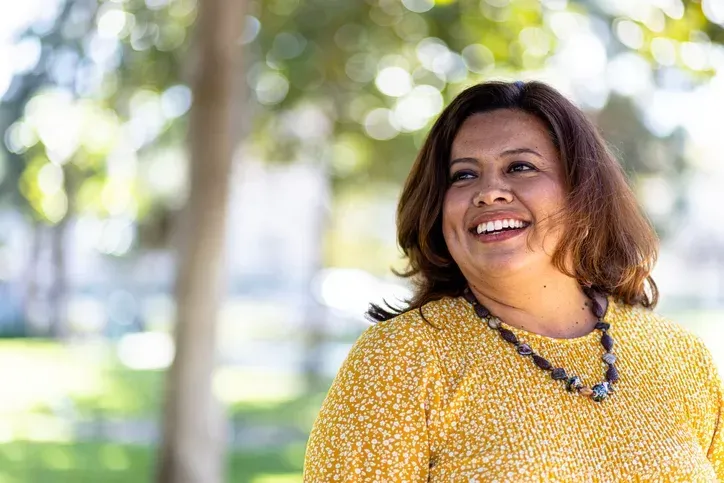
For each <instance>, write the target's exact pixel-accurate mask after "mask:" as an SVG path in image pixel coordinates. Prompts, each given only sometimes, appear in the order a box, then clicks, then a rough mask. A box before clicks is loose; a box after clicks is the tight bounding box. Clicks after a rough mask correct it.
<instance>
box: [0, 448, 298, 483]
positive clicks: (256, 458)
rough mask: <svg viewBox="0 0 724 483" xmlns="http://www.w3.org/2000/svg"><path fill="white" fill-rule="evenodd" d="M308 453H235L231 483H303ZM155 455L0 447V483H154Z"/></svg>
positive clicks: (289, 450)
mask: <svg viewBox="0 0 724 483" xmlns="http://www.w3.org/2000/svg"><path fill="white" fill-rule="evenodd" d="M303 451H304V448H303V447H302V446H300V445H298V444H294V445H289V446H288V447H285V448H280V449H279V450H275V451H259V452H244V453H232V454H230V455H229V456H228V460H227V464H228V466H227V481H228V482H230V483H236V482H240V483H241V482H244V483H291V482H299V481H301V470H302V468H301V461H302V459H303ZM154 459H155V449H154V448H151V447H147V446H132V445H119V444H109V443H38V442H26V441H17V442H13V443H5V444H2V445H0V483H36V482H37V483H50V482H52V483H99V482H103V483H130V482H133V483H146V482H148V483H151V482H153V476H154V471H155V464H154Z"/></svg>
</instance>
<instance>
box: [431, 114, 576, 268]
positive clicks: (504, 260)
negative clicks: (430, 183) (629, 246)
mask: <svg viewBox="0 0 724 483" xmlns="http://www.w3.org/2000/svg"><path fill="white" fill-rule="evenodd" d="M563 179H564V177H563V167H562V166H561V162H560V159H559V156H558V152H557V150H556V148H555V146H554V145H553V142H552V141H551V139H550V136H549V134H548V132H547V129H546V126H545V124H544V123H543V122H542V121H540V120H539V119H538V118H537V117H535V116H533V115H531V114H528V113H525V112H523V111H520V110H512V109H499V110H495V111H490V112H486V113H481V114H474V115H472V116H471V117H469V118H468V119H467V120H466V121H465V122H464V123H463V125H462V127H461V128H460V130H459V131H458V133H457V136H456V137H455V140H454V141H453V145H452V150H451V153H450V162H449V187H448V190H447V193H446V194H445V200H444V202H443V214H442V222H443V223H442V230H443V236H444V237H445V242H446V243H447V247H448V250H449V251H450V254H451V255H452V257H453V259H454V260H455V262H456V263H457V265H458V266H459V267H460V269H461V271H462V273H463V275H464V276H465V278H467V279H468V280H470V279H471V278H473V279H475V278H480V277H481V276H482V277H485V278H497V277H501V276H507V275H511V274H515V273H526V274H528V275H535V274H539V273H542V272H543V271H544V270H547V269H550V268H551V266H552V265H551V258H552V255H553V253H554V251H555V248H556V247H557V245H558V241H559V240H560V238H561V236H562V235H563V234H564V231H565V230H563V227H557V226H552V223H551V220H548V217H550V216H552V215H554V214H556V213H558V212H560V211H561V210H563V209H564V207H565V196H566V193H565V188H564V182H563ZM528 240H530V243H527V242H528Z"/></svg>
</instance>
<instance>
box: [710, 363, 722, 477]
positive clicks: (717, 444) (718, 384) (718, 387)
mask: <svg viewBox="0 0 724 483" xmlns="http://www.w3.org/2000/svg"><path fill="white" fill-rule="evenodd" d="M712 371H713V374H714V377H713V380H714V390H715V394H716V396H715V398H716V407H717V419H716V426H715V428H714V436H713V437H712V442H711V446H710V447H709V451H708V452H707V458H709V461H711V463H712V465H713V466H714V471H715V472H716V475H717V478H718V479H719V481H721V482H723V483H724V385H723V384H722V380H721V377H719V375H718V372H717V369H716V367H714V366H713V363H712Z"/></svg>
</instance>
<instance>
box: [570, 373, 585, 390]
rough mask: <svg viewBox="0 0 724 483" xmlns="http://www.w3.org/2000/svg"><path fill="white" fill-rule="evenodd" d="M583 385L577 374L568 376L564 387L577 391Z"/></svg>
mask: <svg viewBox="0 0 724 483" xmlns="http://www.w3.org/2000/svg"><path fill="white" fill-rule="evenodd" d="M582 387H583V381H581V378H580V377H578V376H572V377H569V378H568V380H567V381H566V389H567V390H568V391H570V392H573V391H577V390H578V389H580V388H582Z"/></svg>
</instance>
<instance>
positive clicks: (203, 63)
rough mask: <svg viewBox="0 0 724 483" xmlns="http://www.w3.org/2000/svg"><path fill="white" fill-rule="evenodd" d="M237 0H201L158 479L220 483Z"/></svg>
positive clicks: (237, 53) (240, 10)
mask: <svg viewBox="0 0 724 483" xmlns="http://www.w3.org/2000/svg"><path fill="white" fill-rule="evenodd" d="M244 3H245V2H244V0H201V1H199V14H198V20H197V25H196V29H197V30H196V35H195V40H194V41H195V45H194V47H195V54H196V55H197V60H196V62H195V65H194V69H193V75H194V76H195V78H194V80H193V81H192V92H193V104H192V107H191V113H190V125H189V148H190V155H191V156H190V158H191V159H190V162H191V170H190V172H191V176H190V193H189V199H188V202H187V205H186V207H185V212H184V214H183V216H184V218H183V220H182V226H181V230H182V231H181V236H180V237H179V240H180V244H179V246H178V251H177V256H178V259H177V260H178V274H177V278H176V310H177V316H176V332H175V342H176V356H175V358H174V361H173V364H172V365H171V368H170V370H169V372H168V376H167V384H166V406H165V411H164V428H163V441H162V444H161V448H160V455H159V456H160V458H159V472H158V481H159V482H161V483H220V482H221V481H223V474H224V461H223V458H222V456H223V449H224V443H225V436H226V434H225V431H224V427H225V425H224V422H225V421H224V419H223V417H222V414H221V408H220V405H219V403H218V401H216V399H215V398H214V396H213V393H212V384H211V382H212V375H213V371H214V367H215V360H214V359H215V347H216V343H215V342H216V340H215V339H216V325H217V324H216V319H217V311H218V305H219V300H220V298H221V294H222V287H223V284H222V278H223V277H222V276H223V270H222V262H223V257H222V253H223V250H224V246H225V240H226V212H227V199H228V191H229V188H228V180H229V177H230V171H231V158H232V153H233V149H234V140H235V139H236V138H237V136H235V135H234V133H233V122H232V118H233V115H234V113H233V112H232V111H233V105H234V102H233V101H234V100H235V97H236V91H237V89H238V87H239V86H238V85H237V84H239V83H240V81H239V80H238V79H240V76H238V73H239V71H238V69H239V66H240V57H241V56H240V50H239V49H240V45H239V43H238V42H237V40H238V39H239V37H240V35H241V30H242V26H243V21H244V19H243V11H244V10H243V9H244Z"/></svg>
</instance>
